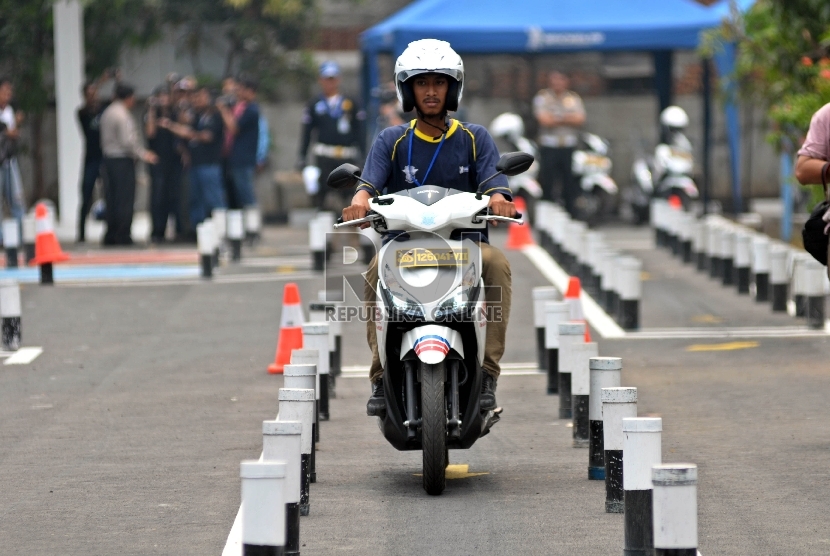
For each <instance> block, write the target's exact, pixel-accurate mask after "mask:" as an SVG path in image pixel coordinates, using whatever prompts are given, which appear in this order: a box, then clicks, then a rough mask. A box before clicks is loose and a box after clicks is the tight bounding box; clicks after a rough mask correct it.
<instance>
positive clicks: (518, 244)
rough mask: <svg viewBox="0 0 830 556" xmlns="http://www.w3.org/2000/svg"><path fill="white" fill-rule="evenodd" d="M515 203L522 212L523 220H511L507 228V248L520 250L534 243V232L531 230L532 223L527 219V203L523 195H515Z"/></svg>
mask: <svg viewBox="0 0 830 556" xmlns="http://www.w3.org/2000/svg"><path fill="white" fill-rule="evenodd" d="M513 203H514V204H515V205H516V210H517V211H519V212H520V213H522V222H521V223H519V222H511V223H510V224H509V225H508V228H507V244H506V245H505V246H504V247H505V249H511V250H519V249H523V248H525V247H527V246H528V245H533V232H532V231H531V230H530V223H529V221H528V219H527V205H525V200H524V199H522V198H521V197H514V198H513Z"/></svg>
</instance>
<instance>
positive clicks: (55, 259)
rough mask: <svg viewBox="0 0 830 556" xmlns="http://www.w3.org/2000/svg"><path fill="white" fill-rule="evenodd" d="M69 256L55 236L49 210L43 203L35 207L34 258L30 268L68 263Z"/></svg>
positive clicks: (30, 262)
mask: <svg viewBox="0 0 830 556" xmlns="http://www.w3.org/2000/svg"><path fill="white" fill-rule="evenodd" d="M68 260H69V255H67V254H66V253H64V252H63V250H62V249H61V244H60V243H58V238H57V236H56V235H55V224H54V223H53V222H52V219H51V218H49V210H48V209H47V208H46V205H44V204H43V203H38V205H37V206H36V207H35V258H34V259H32V260H31V261H29V265H30V266H35V265H42V264H47V263H60V262H63V261H68Z"/></svg>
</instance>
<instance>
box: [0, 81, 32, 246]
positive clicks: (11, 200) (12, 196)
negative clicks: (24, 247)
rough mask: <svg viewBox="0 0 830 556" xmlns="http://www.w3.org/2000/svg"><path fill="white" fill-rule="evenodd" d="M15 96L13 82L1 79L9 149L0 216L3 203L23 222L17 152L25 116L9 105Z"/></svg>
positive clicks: (1, 167) (0, 180) (1, 178)
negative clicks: (21, 125) (16, 112)
mask: <svg viewBox="0 0 830 556" xmlns="http://www.w3.org/2000/svg"><path fill="white" fill-rule="evenodd" d="M13 96H14V88H13V86H12V83H11V81H10V80H9V79H7V78H5V77H0V134H1V135H2V136H3V137H2V142H3V143H5V144H6V146H7V149H3V151H4V152H5V153H6V156H3V159H2V160H0V191H2V194H1V195H0V214H2V213H3V203H8V204H9V212H10V213H11V215H12V217H14V218H16V219H17V221H18V222H22V220H23V215H24V214H25V213H26V207H25V204H24V202H23V181H22V180H21V178H20V167H19V165H18V163H17V156H16V155H15V152H16V150H17V149H16V147H17V141H18V139H19V137H20V124H21V123H22V122H23V114H15V112H14V109H13V108H12V107H11V104H9V103H10V102H11V100H12V98H13ZM1 239H2V235H0V240H1Z"/></svg>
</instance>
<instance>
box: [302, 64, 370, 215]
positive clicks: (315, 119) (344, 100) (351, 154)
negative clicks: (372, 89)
mask: <svg viewBox="0 0 830 556" xmlns="http://www.w3.org/2000/svg"><path fill="white" fill-rule="evenodd" d="M319 83H320V89H321V90H322V94H321V95H320V96H318V97H317V98H315V99H314V100H312V101H311V102H310V103H309V104H308V106H306V109H305V111H304V112H303V133H302V139H301V142H300V157H299V160H298V162H297V168H298V169H302V168H303V167H304V166H305V165H306V159H307V156H308V150H309V146H310V145H311V139H312V134H313V133H314V132H315V131H316V132H317V135H316V143H315V145H314V146H313V147H312V149H311V152H312V153H313V154H314V156H315V162H314V165H316V166H317V167H318V168H319V169H320V182H319V185H318V189H317V193H316V195H315V204H316V206H317V208H319V209H321V210H322V209H324V208H325V207H324V205H325V200H326V189H327V188H326V178H327V177H328V175H329V174H330V173H331V171H332V170H334V169H335V168H337V167H338V166H340V165H341V164H343V163H346V162H349V163H352V164H354V163H356V162H357V160H359V159H360V158H361V157H362V153H363V138H364V125H365V120H366V114H365V112H364V111H363V110H361V109H360V107H359V106H358V105H357V103H356V102H355V101H354V100H353V99H351V98H348V97H346V96H343V95H341V94H340V67H339V66H338V65H337V63H335V62H330V61H329V62H324V63H323V65H322V66H320V79H319Z"/></svg>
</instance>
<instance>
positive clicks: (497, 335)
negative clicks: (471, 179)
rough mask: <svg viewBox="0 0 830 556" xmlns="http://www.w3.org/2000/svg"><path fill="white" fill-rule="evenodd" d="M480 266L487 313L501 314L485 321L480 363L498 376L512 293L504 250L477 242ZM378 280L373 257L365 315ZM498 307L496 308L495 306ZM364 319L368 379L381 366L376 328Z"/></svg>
mask: <svg viewBox="0 0 830 556" xmlns="http://www.w3.org/2000/svg"><path fill="white" fill-rule="evenodd" d="M479 247H480V248H481V268H482V278H483V279H484V286H485V288H484V292H485V293H484V299H485V300H486V301H487V307H488V315H495V316H501V318H500V319H499V318H496V319H494V320H491V321H489V322H488V323H487V340H486V342H485V345H484V363H483V364H482V365H481V366H482V368H483V369H484V370H485V371H486V372H487V374H489V375H490V376H492V377H493V378H495V379H498V378H499V373H500V372H501V367H499V361H501V356H502V355H504V338H505V335H506V334H507V321H508V320H509V318H510V301H511V297H512V277H511V274H510V263H508V262H507V258H506V257H505V256H504V253H502V252H501V251H499V250H498V249H496V248H495V247H491V246H490V245H489V244H487V243H480V244H479ZM377 283H378V261H377V257H375V258H374V259H372V262H371V263H369V268H368V269H367V270H366V281H365V283H364V295H365V297H364V299H365V301H366V306H367V307H369V309H370V310H369V311H368V312H369V315H370V316H371V317H373V316H374V310H373V309H374V307H375V302H376V299H377V298H376V296H375V287H376V286H377ZM499 308H500V310H499ZM371 317H370V319H369V321H368V322H367V323H366V340H367V341H368V342H369V347H370V348H371V349H372V366H371V368H370V369H369V380H370V381H372V382H377V381H378V380H380V378H381V377H382V376H383V367H381V365H380V357H379V356H378V339H377V328H375V323H374V321H373V320H372V319H371Z"/></svg>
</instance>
